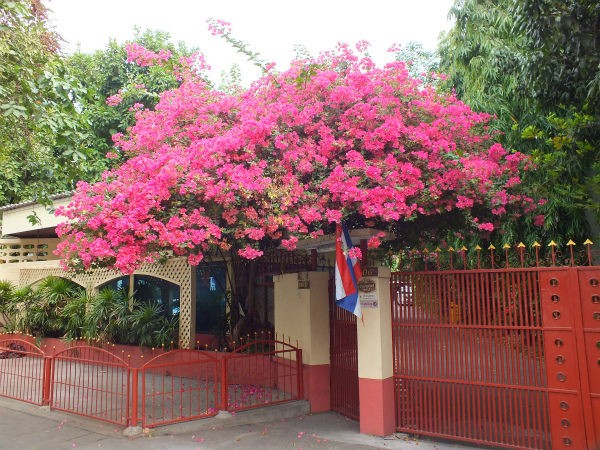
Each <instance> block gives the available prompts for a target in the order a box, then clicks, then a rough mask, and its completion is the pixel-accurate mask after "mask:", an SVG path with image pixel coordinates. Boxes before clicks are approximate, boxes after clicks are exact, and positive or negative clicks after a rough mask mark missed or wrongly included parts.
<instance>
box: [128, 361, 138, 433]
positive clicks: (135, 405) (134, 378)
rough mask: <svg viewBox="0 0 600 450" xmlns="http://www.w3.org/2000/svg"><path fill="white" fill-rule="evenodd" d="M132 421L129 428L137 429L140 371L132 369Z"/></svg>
mask: <svg viewBox="0 0 600 450" xmlns="http://www.w3.org/2000/svg"><path fill="white" fill-rule="evenodd" d="M131 377H132V380H131V391H132V392H131V421H130V423H129V426H132V427H135V426H137V423H138V369H136V368H133V369H131Z"/></svg>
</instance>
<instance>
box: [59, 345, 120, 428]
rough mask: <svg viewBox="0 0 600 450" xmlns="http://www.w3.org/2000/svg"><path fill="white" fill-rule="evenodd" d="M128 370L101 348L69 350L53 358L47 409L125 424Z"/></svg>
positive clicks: (117, 359) (77, 347)
mask: <svg viewBox="0 0 600 450" xmlns="http://www.w3.org/2000/svg"><path fill="white" fill-rule="evenodd" d="M130 373H131V371H130V368H129V365H128V364H127V363H126V362H125V361H123V360H122V359H121V358H118V357H117V356H114V355H113V354H111V353H109V352H107V351H106V350H103V349H101V348H96V347H89V346H76V347H71V348H68V349H66V350H63V351H61V352H58V353H57V354H56V355H54V358H53V362H52V389H51V398H50V407H51V408H53V409H58V410H61V411H66V412H71V413H74V414H79V415H82V416H87V417H92V418H95V419H100V420H104V421H106V422H111V423H116V424H119V425H127V423H128V421H129V417H128V415H129V410H130V408H129V402H130V397H129V394H130V391H129V386H130Z"/></svg>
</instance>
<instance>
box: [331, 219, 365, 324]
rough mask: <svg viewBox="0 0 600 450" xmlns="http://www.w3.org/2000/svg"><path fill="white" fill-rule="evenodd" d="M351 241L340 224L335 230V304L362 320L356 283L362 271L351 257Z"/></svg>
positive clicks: (354, 258)
mask: <svg viewBox="0 0 600 450" xmlns="http://www.w3.org/2000/svg"><path fill="white" fill-rule="evenodd" d="M352 248H353V245H352V240H351V239H350V233H348V229H347V228H346V226H345V225H344V224H343V223H342V224H341V225H340V224H337V226H336V228H335V303H336V304H337V305H338V306H341V307H342V308H344V309H345V310H347V311H350V312H351V313H352V314H354V315H356V317H360V318H362V312H361V310H360V302H359V301H358V282H359V280H360V279H361V278H362V271H361V269H360V264H359V262H358V258H356V257H355V256H354V255H352V252H350V250H351V249H352Z"/></svg>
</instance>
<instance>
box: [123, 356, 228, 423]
mask: <svg viewBox="0 0 600 450" xmlns="http://www.w3.org/2000/svg"><path fill="white" fill-rule="evenodd" d="M219 368H220V363H219V360H218V359H217V358H216V357H215V356H213V355H212V354H210V353H209V352H203V351H188V350H173V351H170V352H168V353H164V354H162V355H159V356H157V357H155V358H153V359H152V360H150V361H148V362H147V363H146V364H144V365H143V366H142V368H141V369H139V376H140V378H141V383H139V382H138V376H137V375H138V370H137V369H134V375H133V380H134V384H133V392H134V393H137V395H139V398H140V400H141V411H142V416H141V420H142V424H143V426H144V427H154V426H157V425H165V424H169V423H174V422H181V421H183V420H192V419H201V418H204V417H210V416H213V415H215V414H216V413H217V411H218V408H219V396H218V391H219V376H218V375H219ZM138 384H139V385H140V387H141V391H138V389H137V385H138ZM137 405H138V402H137V398H135V397H134V400H133V408H134V409H133V411H132V416H133V419H132V422H133V423H137V414H136V413H137Z"/></svg>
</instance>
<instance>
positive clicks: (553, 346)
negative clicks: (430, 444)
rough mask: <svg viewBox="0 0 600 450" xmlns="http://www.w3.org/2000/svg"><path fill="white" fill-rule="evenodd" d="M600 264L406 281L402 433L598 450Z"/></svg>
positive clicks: (400, 354) (396, 305)
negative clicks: (599, 282)
mask: <svg viewBox="0 0 600 450" xmlns="http://www.w3.org/2000/svg"><path fill="white" fill-rule="evenodd" d="M598 279H600V268H599V267H585V268H575V267H549V268H542V267H536V268H523V267H522V268H516V269H513V268H503V269H480V270H460V271H457V270H449V271H421V272H397V273H394V274H392V280H391V281H392V282H391V295H392V304H393V306H392V315H393V339H394V378H395V383H396V410H397V418H396V423H397V430H398V431H402V432H408V433H414V434H422V435H431V436H439V437H444V438H450V439H457V440H461V441H464V442H472V443H479V444H487V445H493V446H498V447H505V448H518V449H550V448H552V449H554V450H556V449H562V448H565V449H566V448H576V449H590V450H592V449H598V448H600V447H599V441H598V437H597V436H600V366H599V361H600V288H599V287H598Z"/></svg>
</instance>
